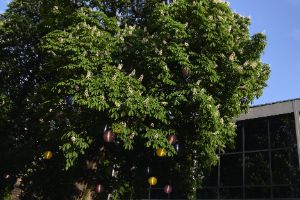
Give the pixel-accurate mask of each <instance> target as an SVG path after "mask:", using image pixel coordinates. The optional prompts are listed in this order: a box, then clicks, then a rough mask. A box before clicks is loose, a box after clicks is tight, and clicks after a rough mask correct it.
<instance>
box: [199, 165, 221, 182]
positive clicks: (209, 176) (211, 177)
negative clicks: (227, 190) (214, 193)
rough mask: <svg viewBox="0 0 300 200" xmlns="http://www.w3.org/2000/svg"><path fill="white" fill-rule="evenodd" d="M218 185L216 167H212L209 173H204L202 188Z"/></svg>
mask: <svg viewBox="0 0 300 200" xmlns="http://www.w3.org/2000/svg"><path fill="white" fill-rule="evenodd" d="M217 185H218V167H213V168H212V169H211V170H210V171H207V172H206V173H205V177H204V180H203V186H204V187H207V186H217Z"/></svg>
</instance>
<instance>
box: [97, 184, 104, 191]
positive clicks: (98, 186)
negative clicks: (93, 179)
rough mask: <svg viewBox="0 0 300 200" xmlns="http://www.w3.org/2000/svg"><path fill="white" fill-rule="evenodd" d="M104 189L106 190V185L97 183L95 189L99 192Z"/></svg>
mask: <svg viewBox="0 0 300 200" xmlns="http://www.w3.org/2000/svg"><path fill="white" fill-rule="evenodd" d="M103 190H104V187H103V186H102V185H101V184H97V185H96V189H95V191H96V192H97V193H101V192H103Z"/></svg>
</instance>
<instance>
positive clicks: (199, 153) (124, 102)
mask: <svg viewBox="0 0 300 200" xmlns="http://www.w3.org/2000/svg"><path fill="white" fill-rule="evenodd" d="M134 2H135V3H133V2H132V1H128V0H124V1H104V0H102V1H101V0H79V1H70V0H62V1H61V0H60V1H37V0H30V1H29V0H22V1H21V0H14V1H12V3H11V4H10V5H9V9H8V11H7V12H6V13H4V14H3V15H2V16H1V19H0V21H1V26H0V46H1V51H0V56H1V59H0V67H1V68H0V76H1V86H0V100H1V102H2V103H1V102H0V103H1V104H0V106H1V113H0V119H1V121H0V126H1V130H5V133H4V134H1V137H3V138H4V139H6V140H1V141H7V142H5V143H3V142H0V149H1V155H4V156H3V158H4V160H3V161H5V162H4V163H6V165H1V166H0V172H4V171H6V170H7V168H9V166H16V167H14V168H11V169H9V171H11V173H13V174H14V175H15V176H18V177H22V178H23V181H24V186H23V190H24V191H25V194H27V195H29V196H36V197H39V199H59V198H61V196H59V195H70V196H76V195H77V194H78V191H73V190H72V188H73V186H72V185H73V184H75V183H76V182H84V183H85V185H86V186H87V187H88V188H90V189H91V188H93V187H95V185H96V184H97V183H99V182H101V184H103V185H105V188H106V190H105V192H104V193H103V194H99V195H98V196H97V195H94V196H95V198H100V197H101V198H103V195H107V194H108V193H111V194H112V195H113V198H114V199H122V198H141V197H139V195H140V191H141V190H142V188H145V187H147V183H146V180H147V177H146V176H147V175H145V170H144V169H145V167H146V166H147V165H151V162H152V161H153V162H154V161H155V159H156V158H155V156H153V154H152V152H154V151H155V150H156V149H158V148H164V149H166V151H167V155H168V157H169V158H165V165H164V166H165V168H164V170H166V171H168V172H166V174H168V173H173V174H174V176H173V177H174V180H182V181H181V183H176V184H177V188H181V192H182V193H184V194H186V197H187V198H188V199H195V198H196V196H195V194H196V190H197V189H198V188H200V187H201V180H202V177H203V171H204V170H205V169H207V168H210V167H211V166H212V165H214V164H216V163H217V161H218V157H217V155H216V151H217V150H218V149H220V150H221V151H222V150H223V149H224V148H225V147H226V146H227V145H231V144H232V143H233V139H234V136H235V132H234V130H235V125H234V118H235V117H237V116H238V115H239V114H241V113H242V112H244V111H246V110H247V108H248V107H249V104H250V102H251V101H253V100H254V99H255V98H257V97H259V96H260V95H261V94H262V91H263V88H264V87H265V86H266V80H267V78H268V75H269V67H268V65H266V64H264V63H262V62H261V54H262V52H263V50H264V48H265V45H266V42H265V41H266V36H265V35H264V34H262V33H258V34H255V35H253V36H250V35H249V30H248V26H249V25H250V20H249V19H248V18H245V17H242V16H240V15H238V14H236V13H233V12H232V11H231V10H230V8H229V7H228V5H227V4H226V3H224V2H222V1H221V0H214V1H211V0H198V1H190V0H177V1H174V3H171V4H165V3H163V2H161V1H158V0H148V1H146V2H145V4H142V3H139V2H140V1H134ZM70 97H72V98H71V100H70ZM66 98H69V100H68V101H66ZM105 126H108V128H110V129H111V130H112V131H113V132H114V133H115V134H116V141H115V143H114V144H107V143H105V142H104V141H103V139H102V133H103V129H104V127H105ZM171 134H175V135H177V137H178V139H179V143H180V146H181V149H184V150H182V152H179V153H178V155H177V153H176V151H175V149H174V147H173V146H172V145H171V144H169V142H168V140H167V136H168V135H171ZM7 145H8V146H9V150H7V149H8V148H7ZM47 150H51V151H52V152H53V154H54V155H53V158H52V159H51V160H49V161H45V160H42V159H41V155H42V154H43V152H44V151H47ZM15 154H17V155H18V159H12V158H15V157H14V156H12V155H15ZM145 158H146V159H145ZM111 170H113V171H117V172H118V175H116V176H114V177H111V176H112V173H111ZM161 173H163V172H161ZM45 176H49V179H47V180H44V179H45V178H44V177H45ZM165 176H166V175H165ZM158 178H160V177H158ZM57 182H59V184H60V185H61V186H67V187H68V188H69V189H70V191H69V193H68V194H67V193H66V192H65V191H61V190H60V189H57V188H59V187H55V188H54V187H49V185H55V183H57ZM161 184H163V183H161ZM78 190H80V189H78ZM70 196H69V197H66V198H70ZM78 196H79V195H77V197H78ZM27 197H28V196H26V195H24V199H26V198H27Z"/></svg>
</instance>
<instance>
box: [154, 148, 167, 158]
mask: <svg viewBox="0 0 300 200" xmlns="http://www.w3.org/2000/svg"><path fill="white" fill-rule="evenodd" d="M156 155H157V156H158V157H164V156H166V155H167V151H166V150H165V149H162V148H159V149H157V150H156Z"/></svg>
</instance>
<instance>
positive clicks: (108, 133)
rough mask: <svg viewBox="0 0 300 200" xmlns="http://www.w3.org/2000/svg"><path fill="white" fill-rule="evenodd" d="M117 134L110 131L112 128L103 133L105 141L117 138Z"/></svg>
mask: <svg viewBox="0 0 300 200" xmlns="http://www.w3.org/2000/svg"><path fill="white" fill-rule="evenodd" d="M115 137H116V135H115V134H114V133H113V132H112V131H110V130H106V131H104V134H103V139H104V141H105V142H113V141H114V140H115Z"/></svg>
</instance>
